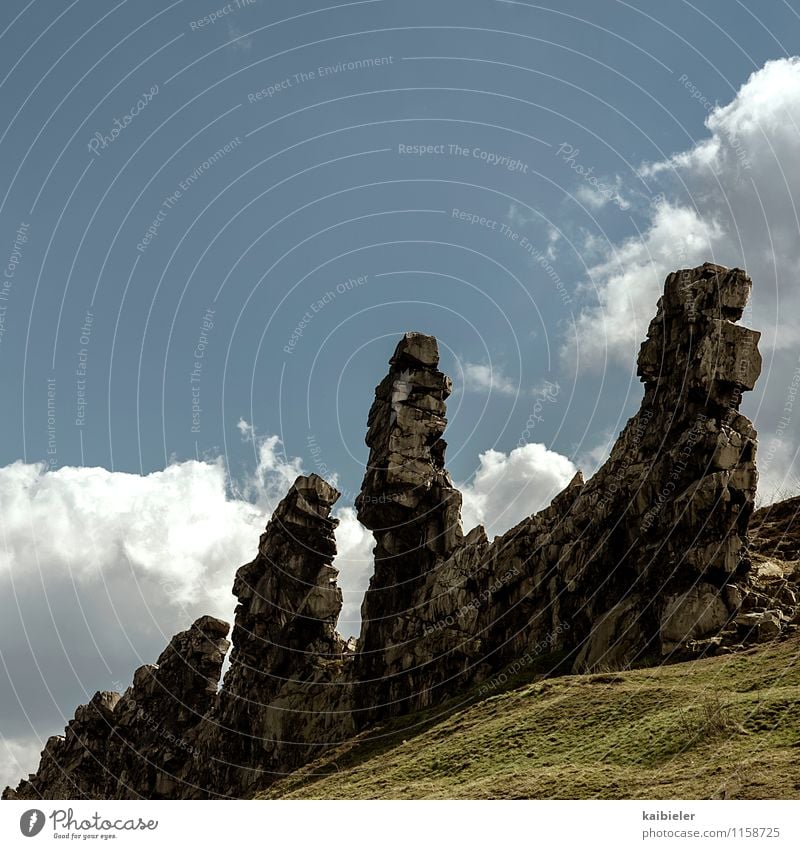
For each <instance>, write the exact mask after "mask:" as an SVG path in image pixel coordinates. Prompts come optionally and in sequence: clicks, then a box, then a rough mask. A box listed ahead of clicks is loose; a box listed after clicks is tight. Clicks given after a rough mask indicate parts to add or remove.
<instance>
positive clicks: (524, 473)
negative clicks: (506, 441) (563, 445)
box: [461, 442, 577, 539]
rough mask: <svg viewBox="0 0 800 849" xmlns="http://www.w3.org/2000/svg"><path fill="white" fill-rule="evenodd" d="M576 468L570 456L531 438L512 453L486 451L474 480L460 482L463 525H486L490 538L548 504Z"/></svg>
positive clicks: (469, 526)
mask: <svg viewBox="0 0 800 849" xmlns="http://www.w3.org/2000/svg"><path fill="white" fill-rule="evenodd" d="M576 471H577V468H576V467H575V466H574V464H573V463H572V462H571V461H570V460H569V459H568V458H567V457H564V456H563V455H561V454H557V453H556V452H555V451H550V450H549V449H547V448H546V447H545V446H544V445H541V444H540V443H535V442H529V443H527V444H525V445H523V446H521V447H518V448H514V449H513V450H512V451H511V453H509V454H505V453H503V452H502V451H495V450H493V449H492V450H489V451H486V452H484V453H483V454H481V455H480V466H479V467H478V470H477V472H476V473H475V477H474V478H473V480H472V482H471V483H469V484H465V485H463V486H461V492H462V494H463V497H464V506H463V513H462V515H463V523H464V529H465V530H469V529H471V528H473V527H474V526H475V525H479V524H480V525H484V526H485V528H486V533H487V534H488V536H489V538H490V539H491V538H492V537H494V536H495V535H497V534H501V533H504V532H505V531H507V530H508V529H509V528H513V527H514V525H516V524H517V523H518V522H520V521H522V519H524V518H525V517H526V516H530V515H531V514H532V513H535V512H536V511H538V510H541V509H542V508H544V507H546V506H547V505H548V504H549V503H550V501H552V499H553V496H555V495H557V494H558V493H559V492H560V491H561V490H562V489H564V487H565V486H566V485H567V484H568V483H569V482H570V481H571V480H572V478H573V476H574V475H575V472H576Z"/></svg>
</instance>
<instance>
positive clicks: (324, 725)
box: [183, 475, 353, 796]
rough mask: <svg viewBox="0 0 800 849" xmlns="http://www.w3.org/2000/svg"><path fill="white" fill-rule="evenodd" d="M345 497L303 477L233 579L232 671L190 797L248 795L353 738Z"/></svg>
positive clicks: (202, 733)
mask: <svg viewBox="0 0 800 849" xmlns="http://www.w3.org/2000/svg"><path fill="white" fill-rule="evenodd" d="M338 498H339V493H338V492H337V491H336V490H335V489H334V488H333V487H332V486H330V485H329V484H327V483H326V482H325V481H324V480H323V479H322V478H320V477H319V476H318V475H311V476H310V477H304V476H301V477H299V478H297V480H296V481H295V482H294V484H293V485H292V488H291V489H290V490H289V493H288V494H287V496H286V497H285V498H284V499H283V501H281V503H280V504H279V505H278V507H277V508H276V510H275V512H274V513H273V515H272V517H271V519H270V521H269V524H268V525H267V528H266V531H265V532H264V533H263V534H262V536H261V540H260V544H259V549H258V555H257V556H256V558H255V560H253V561H252V562H250V563H248V564H246V565H244V566H242V567H241V568H240V569H239V571H238V572H237V573H236V578H235V580H234V584H233V592H234V595H236V597H237V598H238V600H239V604H238V606H237V608H236V622H235V625H234V629H233V650H232V652H231V666H230V669H229V670H228V672H227V673H226V675H225V679H224V682H223V685H222V689H221V691H220V693H219V695H218V697H217V698H216V699H215V701H214V704H213V707H212V709H211V711H210V712H209V715H208V717H207V718H206V719H205V721H204V722H203V723H202V725H201V727H199V728H198V730H197V734H196V739H195V740H194V741H193V743H194V745H195V746H196V747H197V749H198V752H199V753H200V757H198V758H197V759H195V760H194V761H193V762H192V763H191V764H189V769H187V771H186V773H185V774H184V775H183V780H184V782H185V784H186V787H187V789H186V790H185V792H186V793H189V794H190V795H195V794H196V795H200V796H202V795H205V790H204V788H207V787H217V788H221V792H222V793H224V794H225V795H233V796H246V795H247V793H248V791H249V790H250V789H251V788H252V787H253V786H261V785H262V784H263V783H264V782H265V780H267V781H268V780H270V779H271V778H274V777H279V776H280V775H281V774H282V773H285V772H286V771H287V770H289V769H291V768H292V767H293V766H295V765H297V764H298V763H303V762H304V761H305V760H307V759H308V757H309V755H310V754H311V755H313V754H314V752H315V751H318V750H319V749H318V747H319V746H322V745H324V744H326V743H330V742H340V741H341V740H342V739H345V738H346V737H347V736H349V735H350V734H351V733H352V730H353V728H352V723H351V722H349V721H348V718H349V709H350V703H349V699H350V687H349V684H348V681H347V675H346V671H347V669H348V668H349V666H351V665H352V651H351V649H349V648H348V646H347V645H346V644H345V642H344V640H342V638H341V637H340V636H339V635H338V634H337V633H336V630H335V625H336V620H337V619H338V616H339V612H340V610H341V608H342V593H341V590H340V589H339V588H338V586H337V584H336V576H337V571H336V569H334V568H333V566H332V565H331V564H332V560H333V557H334V555H335V554H336V540H335V538H334V530H335V528H336V525H337V524H338V522H337V520H336V519H333V518H331V516H330V511H331V507H332V506H333V504H334V503H335V502H336V500H337V499H338ZM189 787H194V790H193V791H192V790H189V789H188V788H189Z"/></svg>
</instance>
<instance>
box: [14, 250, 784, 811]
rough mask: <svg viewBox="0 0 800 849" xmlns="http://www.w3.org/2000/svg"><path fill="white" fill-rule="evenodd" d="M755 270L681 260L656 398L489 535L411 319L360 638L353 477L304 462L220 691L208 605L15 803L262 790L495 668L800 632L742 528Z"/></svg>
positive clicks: (426, 344) (385, 429) (646, 657)
mask: <svg viewBox="0 0 800 849" xmlns="http://www.w3.org/2000/svg"><path fill="white" fill-rule="evenodd" d="M750 288H751V283H750V280H749V278H748V277H747V276H746V274H745V273H744V272H743V271H741V270H740V269H732V270H731V269H726V268H723V267H721V266H717V265H711V264H705V265H703V266H700V267H698V268H695V269H687V270H682V271H678V272H675V273H674V274H671V275H669V276H668V278H667V280H666V282H665V287H664V294H663V296H662V297H661V299H660V300H659V303H658V311H657V314H656V316H655V318H654V319H653V321H652V322H651V324H650V327H649V329H648V334H647V339H646V341H645V342H644V343H643V345H642V348H641V351H640V354H639V358H638V374H639V377H640V379H641V380H642V382H643V383H644V397H643V400H642V404H641V408H640V410H639V412H638V413H637V414H636V415H635V416H633V417H632V418H631V419H630V420H629V422H628V423H627V425H626V426H625V428H624V430H623V431H622V433H621V434H620V437H619V439H618V440H617V443H616V444H615V446H614V448H613V450H612V452H611V455H610V457H609V458H608V460H607V461H606V463H604V464H603V466H602V467H601V468H600V469H599V470H598V471H597V473H596V474H595V475H594V476H593V477H592V478H591V479H590V480H589V481H584V479H583V477H582V475H581V474H580V473H578V474H577V475H576V476H575V478H574V479H573V481H572V482H571V483H570V484H569V486H567V487H566V489H565V490H564V491H563V492H562V493H560V494H559V495H558V496H557V497H556V498H555V499H554V500H553V501H552V503H551V504H550V505H549V506H548V507H547V508H546V509H544V510H542V511H540V512H539V513H537V514H535V515H533V516H531V517H529V518H527V519H525V520H524V521H523V522H521V523H520V524H519V525H517V527H515V528H513V529H512V530H510V531H508V532H507V533H506V534H504V535H502V536H500V537H497V538H496V539H495V540H494V541H492V542H490V541H489V540H488V539H487V537H486V534H485V532H484V530H483V528H480V527H478V528H474V529H472V530H471V531H470V532H469V533H467V534H466V535H465V534H464V533H463V531H462V528H461V521H460V505H461V496H460V494H459V492H458V490H457V489H456V488H455V487H454V486H453V484H452V481H451V479H450V477H449V475H448V473H447V471H446V468H445V450H446V444H445V442H444V439H443V434H444V431H445V427H446V407H445V402H446V399H447V397H448V395H449V394H450V391H451V384H450V381H449V378H447V377H446V376H445V375H443V374H442V373H441V372H440V371H439V369H438V364H439V356H438V347H437V344H436V340H435V339H433V337H430V336H425V335H423V334H418V333H409V334H406V335H405V336H404V337H403V339H402V340H401V341H400V343H399V344H398V346H397V349H396V350H395V353H394V356H393V357H392V358H391V360H390V369H389V373H388V374H387V376H386V378H385V379H384V380H383V381H382V382H381V383H380V384H379V385H378V387H377V388H376V392H375V401H374V403H373V405H372V408H371V410H370V413H369V418H368V432H367V437H366V441H367V445H368V446H369V448H370V455H369V462H368V467H367V470H366V473H365V476H364V481H363V484H362V489H361V493H360V495H359V497H358V499H357V501H356V508H357V511H358V516H359V519H360V520H361V522H362V523H363V524H364V525H365V526H366V527H368V528H369V529H370V530H372V532H373V534H374V536H375V541H376V546H375V573H374V575H373V578H372V580H371V582H370V587H369V590H368V591H367V593H366V595H365V598H364V602H363V607H362V615H363V625H362V631H361V635H360V638H359V640H358V641H357V642H356V643H355V644H353V643H350V644H348V643H346V642H345V641H344V640H343V639H342V638H341V637H340V636H339V635H338V634H337V633H336V630H335V625H336V620H337V617H338V615H339V611H340V609H341V592H340V591H339V590H338V588H337V586H336V574H337V573H336V570H335V568H334V567H333V565H332V561H333V558H334V555H335V539H334V528H335V525H336V521H335V520H334V519H332V518H331V516H330V511H331V507H332V506H333V504H334V503H335V501H336V499H337V498H338V497H339V493H338V492H336V490H335V489H334V488H333V487H331V486H330V485H329V484H327V483H326V482H325V481H323V480H322V479H321V478H319V477H318V476H316V475H311V476H309V477H306V476H301V477H299V478H298V479H297V480H296V481H295V483H294V484H293V486H292V487H291V489H290V491H289V493H288V494H287V496H286V497H285V498H284V500H283V501H282V502H281V504H280V505H279V506H278V508H277V509H276V511H275V512H274V514H273V515H272V517H271V519H270V522H269V524H268V525H267V528H266V531H265V533H264V534H263V535H262V537H261V540H260V544H259V550H258V554H257V556H256V558H255V559H254V560H253V561H252V562H251V563H249V564H246V565H245V566H243V567H241V569H239V571H238V572H237V574H236V579H235V582H234V588H233V591H234V594H235V595H236V596H237V598H238V601H239V604H238V606H237V608H236V614H235V626H234V630H233V635H232V640H233V649H232V653H231V666H230V669H229V671H228V672H227V674H226V676H225V679H224V682H223V684H222V687H221V689H220V690H219V691H218V692H217V682H218V681H219V677H220V672H221V667H222V661H223V657H224V655H225V652H226V650H227V647H228V644H227V640H226V639H225V637H226V634H227V630H228V626H227V625H226V624H225V623H222V622H220V621H219V620H214V619H211V618H210V617H204V618H203V619H201V620H198V622H196V623H195V624H194V625H193V626H192V628H191V629H190V630H189V631H187V632H183V633H182V634H179V635H177V636H176V637H175V638H173V640H172V642H171V643H170V646H169V647H168V648H167V650H166V651H165V652H164V653H163V654H162V656H161V657H160V658H159V660H158V663H157V664H156V665H155V666H146V667H142V668H141V669H139V670H137V672H136V674H135V676H134V683H133V686H132V687H131V688H129V690H128V691H127V692H126V694H125V695H124V696H122V697H120V696H119V695H118V694H112V693H98V694H97V695H96V696H95V697H94V698H93V699H92V700H91V702H90V703H89V705H85V706H82V707H81V708H79V709H78V711H77V712H76V715H75V719H74V720H72V722H71V723H70V725H69V726H68V728H67V730H66V734H65V736H64V737H53V738H51V739H50V741H48V744H47V747H46V748H45V751H44V752H43V755H42V762H41V765H40V767H39V770H38V772H37V773H36V774H35V775H33V776H31V777H30V778H29V779H28V780H27V781H23V782H21V783H20V785H19V787H18V788H17V789H16V790H11V789H7V790H6V792H5V793H4V798H23V799H34V798H76V797H84V798H125V797H130V798H138V797H147V798H164V797H173V798H202V797H211V796H237V797H247V796H252V795H254V793H255V791H256V790H258V789H259V788H263V787H264V786H267V785H268V784H269V783H271V782H272V781H273V780H275V779H276V778H278V777H280V776H283V775H285V774H286V773H287V772H290V771H291V770H293V769H295V768H297V767H298V766H299V765H301V764H303V763H305V762H307V761H308V760H309V759H311V758H313V757H314V756H315V755H318V754H319V753H320V750H321V748H324V747H327V746H334V745H336V744H338V743H341V742H342V741H343V740H347V739H349V738H350V737H352V735H353V734H354V733H356V731H357V730H358V729H359V728H361V727H363V726H365V725H368V724H370V723H373V722H376V721H380V720H382V719H384V718H386V717H390V716H393V715H396V714H400V713H405V712H409V711H414V710H417V709H419V708H423V707H427V706H429V705H432V704H435V703H437V702H440V701H442V700H444V699H445V698H446V697H448V696H450V695H452V694H453V693H454V692H457V691H458V690H459V689H461V688H463V687H466V686H468V685H474V684H479V685H482V686H483V687H485V688H489V687H491V686H492V684H493V681H494V677H495V676H497V674H498V673H500V672H501V671H502V670H503V669H505V668H506V667H507V666H508V665H509V664H514V665H516V666H520V665H522V666H524V665H525V664H529V663H531V662H532V661H533V660H534V659H536V658H541V657H545V656H547V657H551V658H552V668H553V670H554V671H558V670H560V671H570V670H571V671H574V672H585V671H592V670H598V669H606V668H624V667H629V666H632V665H637V664H640V663H645V662H665V661H668V660H673V659H685V658H687V657H698V656H702V655H706V654H714V653H720V652H730V651H735V650H736V649H737V648H739V647H742V646H744V645H747V644H749V643H750V642H754V641H763V640H771V639H775V638H779V637H781V636H782V635H785V634H788V633H790V632H791V631H793V630H795V629H796V628H797V625H798V620H797V596H796V583H795V581H796V574H795V573H794V572H793V571H792V570H788V571H786V570H784V569H777V571H776V569H775V568H773V567H771V566H769V565H766V566H765V561H767V560H768V559H769V558H768V557H766V555H765V554H764V553H763V552H762V551H759V550H751V545H750V543H749V539H748V526H749V523H750V519H751V515H752V513H753V507H754V498H755V492H756V483H757V472H756V465H755V453H756V433H755V430H754V429H753V426H752V423H751V422H750V421H749V420H748V419H747V418H746V417H744V416H743V415H741V413H740V412H739V405H740V402H741V395H742V393H743V392H745V391H748V390H750V389H752V388H753V386H754V385H755V381H756V380H757V378H758V375H759V373H760V370H761V358H760V355H759V353H758V339H759V334H758V333H757V332H755V331H753V330H749V329H748V328H745V327H742V326H741V325H739V324H737V322H738V321H739V320H740V318H741V317H742V313H743V310H744V307H745V305H746V303H747V300H748V297H749V294H750ZM784 512H785V511H784ZM782 515H783V514H781V516H782ZM776 521H778V520H777V519H776V520H774V521H773V523H772V525H770V524H769V522H768V521H767V519H766V518H765V519H764V520H763V521H761V523H760V524H759V530H758V534H760V536H759V539H760V538H762V537H766V538H767V539H768V540H769V539H772V538H773V537H774V535H775V534H776V533H778V531H776V530H775V528H774V527H772V526H773V525H774V524H775V522H776ZM780 521H782V522H783V525H781V527H782V528H783V530H782V531H780V533H782V534H783V536H786V535H787V534H788V533H789V531H788V529H787V527H786V525H787V521H788V520H787V519H786V517H785V516H784V517H783V518H782V519H781V520H780ZM778 524H780V522H778ZM769 527H772V531H771V532H770V533H772V537H770V535H769V533H768V532H767V530H765V528H766V529H768V528H769ZM758 534H757V536H758ZM781 551H788V549H787V548H786V547H785V546H784V548H782V549H781ZM792 551H794V549H792ZM778 572H779V573H780V574H778Z"/></svg>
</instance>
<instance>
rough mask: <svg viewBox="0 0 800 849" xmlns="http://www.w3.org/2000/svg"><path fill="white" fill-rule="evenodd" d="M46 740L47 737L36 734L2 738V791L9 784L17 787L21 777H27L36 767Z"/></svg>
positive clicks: (0, 770) (0, 784)
mask: <svg viewBox="0 0 800 849" xmlns="http://www.w3.org/2000/svg"><path fill="white" fill-rule="evenodd" d="M46 742H47V739H46V738H40V737H37V736H35V735H31V736H30V737H20V738H17V739H13V740H12V739H11V738H8V737H2V738H0V791H2V788H4V787H6V786H7V785H10V786H12V787H16V786H17V784H18V783H19V780H20V778H27V777H28V774H29V773H31V772H33V771H34V770H35V769H36V766H37V765H38V763H39V756H40V755H41V753H42V749H44V745H45V743H46Z"/></svg>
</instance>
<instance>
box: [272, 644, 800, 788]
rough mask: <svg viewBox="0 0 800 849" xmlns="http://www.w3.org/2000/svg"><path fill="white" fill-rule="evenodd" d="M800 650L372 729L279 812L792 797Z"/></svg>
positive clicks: (559, 682) (542, 690)
mask: <svg viewBox="0 0 800 849" xmlns="http://www.w3.org/2000/svg"><path fill="white" fill-rule="evenodd" d="M798 657H800V639H798V637H797V636H795V637H793V638H791V639H790V640H787V641H785V642H782V643H776V644H772V645H769V646H766V647H760V648H756V649H751V650H749V651H747V652H743V653H741V654H736V655H728V656H724V657H720V658H710V659H706V660H698V661H692V662H688V663H682V664H674V665H670V666H664V667H654V668H649V669H637V670H631V671H626V672H613V673H602V674H597V675H582V676H577V675H569V676H563V677H558V678H548V679H541V677H540V676H537V675H536V674H535V673H529V674H528V677H527V679H526V678H524V677H523V678H518V679H517V680H516V681H515V682H514V683H513V684H512V685H511V686H510V688H509V689H507V690H505V691H503V692H500V693H497V694H495V695H492V696H489V697H485V698H480V697H479V696H478V693H477V690H476V691H474V692H472V693H470V694H466V695H465V696H464V698H463V699H461V700H456V701H452V702H450V703H448V704H446V705H443V706H441V707H440V708H438V709H437V710H430V711H427V712H424V713H419V714H415V715H413V716H408V717H403V718H400V719H398V720H395V721H392V722H390V723H387V724H386V725H384V726H382V727H377V728H373V729H370V730H368V731H366V732H364V733H362V734H361V735H360V736H359V737H357V738H355V739H354V740H351V741H348V742H347V743H345V744H343V745H341V746H339V747H337V748H334V749H331V750H329V751H328V752H327V753H326V754H325V755H324V756H323V757H321V758H319V759H318V760H316V761H314V762H313V763H310V764H308V765H307V766H305V767H304V768H302V769H300V770H298V771H297V772H295V773H293V774H292V775H290V776H288V777H287V778H285V779H283V780H281V781H280V782H278V783H277V784H274V785H272V787H270V788H269V789H268V790H266V791H265V792H264V793H263V794H262V798H285V799H319V798H324V799H486V798H491V799H519V798H568V799H619V798H644V799H646V798H683V799H687V798H740V799H762V798H778V799H788V798H792V799H796V798H800V665H799V664H798Z"/></svg>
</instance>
